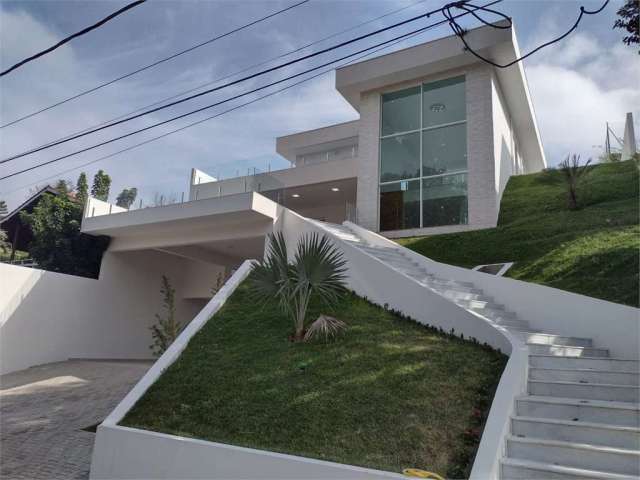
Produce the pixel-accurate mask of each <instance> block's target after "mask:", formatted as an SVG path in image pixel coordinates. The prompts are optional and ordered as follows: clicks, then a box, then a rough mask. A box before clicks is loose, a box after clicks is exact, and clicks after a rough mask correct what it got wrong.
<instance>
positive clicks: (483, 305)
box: [455, 299, 505, 312]
mask: <svg viewBox="0 0 640 480" xmlns="http://www.w3.org/2000/svg"><path fill="white" fill-rule="evenodd" d="M455 303H457V304H458V305H460V306H462V307H465V308H471V309H473V310H493V311H499V312H502V311H504V309H505V306H504V305H502V304H501V303H494V302H492V301H485V300H463V299H458V300H456V301H455Z"/></svg>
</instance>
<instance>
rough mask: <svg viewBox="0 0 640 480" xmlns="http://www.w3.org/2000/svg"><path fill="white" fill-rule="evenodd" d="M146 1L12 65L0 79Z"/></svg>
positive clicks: (129, 6)
mask: <svg viewBox="0 0 640 480" xmlns="http://www.w3.org/2000/svg"><path fill="white" fill-rule="evenodd" d="M146 1H147V0H136V1H135V2H131V3H130V4H128V5H125V6H124V7H122V8H121V9H120V10H117V11H115V12H113V13H112V14H111V15H108V16H106V17H105V18H103V19H102V20H100V21H99V22H96V23H94V24H93V25H91V26H89V27H87V28H83V29H82V30H80V31H79V32H76V33H74V34H71V35H69V36H68V37H65V38H63V39H62V40H60V41H59V42H58V43H56V44H55V45H53V46H51V47H49V48H47V49H45V50H42V51H41V52H38V53H36V54H34V55H31V56H30V57H27V58H25V59H24V60H21V61H19V62H18V63H16V64H15V65H13V66H11V67H9V68H7V69H6V70H4V71H2V72H0V77H4V76H5V75H7V74H8V73H11V72H13V71H14V70H16V69H18V68H20V67H21V66H23V65H24V64H26V63H29V62H33V61H34V60H35V59H37V58H40V57H42V56H43V55H46V54H47V53H50V52H53V51H54V50H55V49H57V48H60V47H61V46H62V45H64V44H65V43H68V42H70V41H71V40H73V39H74V38H77V37H80V36H82V35H85V34H86V33H89V32H90V31H91V30H95V29H96V28H99V27H101V26H102V25H104V24H105V23H107V22H108V21H109V20H112V19H114V18H115V17H117V16H118V15H121V14H123V13H124V12H126V11H127V10H131V9H132V8H134V7H137V6H138V5H141V4H143V3H144V2H146Z"/></svg>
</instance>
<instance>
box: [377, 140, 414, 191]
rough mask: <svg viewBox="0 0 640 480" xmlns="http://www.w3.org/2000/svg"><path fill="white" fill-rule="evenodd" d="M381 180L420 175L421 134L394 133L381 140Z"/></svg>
mask: <svg viewBox="0 0 640 480" xmlns="http://www.w3.org/2000/svg"><path fill="white" fill-rule="evenodd" d="M380 151H381V157H380V159H381V161H380V181H381V182H391V181H393V180H404V179H406V178H418V177H420V134H419V133H410V134H408V135H394V136H393V137H388V138H383V139H382V141H381V142H380Z"/></svg>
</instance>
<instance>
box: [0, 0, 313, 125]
mask: <svg viewBox="0 0 640 480" xmlns="http://www.w3.org/2000/svg"><path fill="white" fill-rule="evenodd" d="M309 1H310V0H302V1H300V2H298V3H294V4H293V5H291V6H289V7H286V8H283V9H281V10H278V11H277V12H273V13H271V14H269V15H267V16H264V17H261V18H258V19H257V20H254V21H252V22H249V23H246V24H244V25H241V26H240V27H237V28H234V29H233V30H229V31H228V32H225V33H223V34H221V35H217V36H215V37H213V38H210V39H208V40H205V41H204V42H200V43H197V44H196V45H193V46H191V47H189V48H185V49H184V50H180V51H179V52H176V53H174V54H172V55H169V56H168V57H165V58H161V59H160V60H157V61H155V62H153V63H150V64H148V65H145V66H144V67H140V68H138V69H136V70H134V71H132V72H129V73H125V74H124V75H120V76H119V77H116V78H114V79H113V80H109V81H108V82H104V83H101V84H100V85H97V86H95V87H93V88H90V89H88V90H85V91H83V92H80V93H77V94H75V95H73V96H71V97H67V98H65V99H64V100H60V101H59V102H56V103H54V104H51V105H49V106H47V107H43V108H41V109H40V110H36V111H35V112H32V113H29V114H27V115H24V116H22V117H20V118H16V119H15V120H12V121H11V122H9V123H5V124H4V125H0V128H5V127H8V126H10V125H15V124H16V123H19V122H22V121H24V120H26V119H27V118H31V117H33V116H35V115H38V114H40V113H43V112H46V111H47V110H51V109H52V108H55V107H58V106H60V105H62V104H64V103H67V102H70V101H72V100H75V99H76V98H80V97H83V96H84V95H87V94H89V93H92V92H95V91H96V90H100V89H101V88H104V87H106V86H108V85H112V84H114V83H116V82H119V81H120V80H124V79H125V78H129V77H132V76H133V75H136V74H138V73H140V72H144V71H145V70H149V69H150V68H153V67H156V66H158V65H160V64H161V63H165V62H168V61H169V60H173V59H174V58H176V57H179V56H181V55H184V54H185V53H189V52H191V51H193V50H196V49H197V48H200V47H203V46H205V45H209V44H210V43H213V42H215V41H217V40H220V39H221V38H224V37H228V36H229V35H232V34H234V33H236V32H239V31H240V30H244V29H245V28H248V27H251V26H253V25H255V24H257V23H260V22H263V21H265V20H267V19H269V18H272V17H275V16H276V15H279V14H281V13H284V12H286V11H288V10H291V9H293V8H296V7H299V6H300V5H303V4H305V3H307V2H309Z"/></svg>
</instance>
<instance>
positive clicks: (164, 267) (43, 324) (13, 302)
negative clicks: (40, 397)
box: [0, 250, 221, 374]
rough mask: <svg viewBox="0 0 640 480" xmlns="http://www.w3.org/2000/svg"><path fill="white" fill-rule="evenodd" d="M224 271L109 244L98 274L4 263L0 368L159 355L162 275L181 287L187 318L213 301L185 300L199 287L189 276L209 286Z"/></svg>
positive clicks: (180, 309) (179, 312)
mask: <svg viewBox="0 0 640 480" xmlns="http://www.w3.org/2000/svg"><path fill="white" fill-rule="evenodd" d="M220 271H221V267H218V266H215V265H211V264H205V263H201V262H194V261H190V260H186V259H183V258H179V257H176V256H174V255H168V254H164V253H160V252H156V251H152V250H146V251H136V252H120V253H114V252H109V251H107V252H105V254H104V257H103V260H102V267H101V271H100V278H99V279H98V280H94V279H89V278H83V277H77V276H73V275H64V274H60V273H55V272H47V271H44V270H38V269H33V268H26V267H19V266H15V265H8V264H4V263H0V374H4V373H8V372H12V371H15V370H21V369H23V368H28V367H31V366H33V365H38V364H42V363H49V362H56V361H62V360H67V359H69V358H109V359H118V358H119V359H148V358H151V357H152V353H151V350H150V349H149V345H150V344H151V343H152V339H151V333H150V331H149V326H150V325H151V324H152V323H154V322H155V314H156V313H162V312H163V310H162V296H161V294H160V281H161V276H162V275H163V274H165V275H167V276H168V277H169V279H170V281H171V284H172V285H173V286H174V287H175V288H176V316H177V318H178V319H179V320H181V321H185V322H186V321H189V320H191V319H192V318H193V317H194V315H195V314H196V313H197V312H198V311H199V310H200V309H201V308H202V305H203V304H204V301H205V299H204V298H203V299H201V300H193V299H190V300H182V297H183V295H185V296H186V295H188V296H189V297H193V295H194V291H193V288H191V287H189V285H191V283H193V282H191V283H189V282H186V280H187V278H189V279H192V278H193V277H197V278H199V279H200V280H201V283H203V284H205V286H207V287H208V286H210V285H213V284H214V283H215V280H216V278H217V275H218V272H220ZM186 287H188V291H187V290H185V288H186ZM195 293H198V294H200V295H202V296H203V297H204V296H206V293H207V292H206V291H205V292H202V291H200V292H195Z"/></svg>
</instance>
